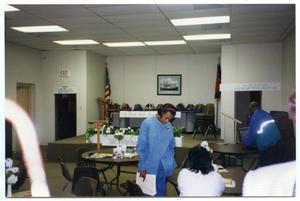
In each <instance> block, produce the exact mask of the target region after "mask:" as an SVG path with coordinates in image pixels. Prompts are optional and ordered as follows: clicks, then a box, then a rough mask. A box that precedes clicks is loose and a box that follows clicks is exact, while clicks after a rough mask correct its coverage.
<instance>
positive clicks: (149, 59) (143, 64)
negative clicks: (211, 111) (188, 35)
mask: <svg viewBox="0 0 300 201" xmlns="http://www.w3.org/2000/svg"><path fill="white" fill-rule="evenodd" d="M219 56H220V54H219V53H210V54H178V55H151V56H112V57H108V58H107V62H108V65H109V76H110V81H111V89H112V100H113V102H115V103H119V104H122V103H128V104H129V105H130V106H131V107H133V105H134V104H136V103H140V104H142V105H143V106H144V105H146V104H147V103H153V104H155V105H157V104H159V103H166V102H170V103H173V104H175V105H176V104H178V103H180V102H182V103H184V104H185V105H187V104H188V103H192V104H198V103H204V104H206V103H215V99H214V87H215V80H216V73H217V63H218V57H219ZM158 74H181V75H182V95H181V96H158V95H157V75H158Z"/></svg>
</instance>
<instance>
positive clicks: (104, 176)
mask: <svg viewBox="0 0 300 201" xmlns="http://www.w3.org/2000/svg"><path fill="white" fill-rule="evenodd" d="M102 175H103V178H104V181H105V183H106V185H107V189H109V184H108V181H107V178H106V175H105V173H104V172H102Z"/></svg>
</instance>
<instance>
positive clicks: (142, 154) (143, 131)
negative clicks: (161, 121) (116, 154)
mask: <svg viewBox="0 0 300 201" xmlns="http://www.w3.org/2000/svg"><path fill="white" fill-rule="evenodd" d="M148 127H149V126H148V124H147V122H146V121H145V120H144V121H143V123H142V125H141V128H140V133H139V137H138V141H137V147H136V150H137V153H138V155H139V171H140V172H141V176H142V177H144V178H145V177H146V173H147V164H146V163H147V160H146V157H147V152H148V145H147V144H148V142H147V141H148V140H147V136H148V130H149V128H148Z"/></svg>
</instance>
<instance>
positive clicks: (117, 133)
mask: <svg viewBox="0 0 300 201" xmlns="http://www.w3.org/2000/svg"><path fill="white" fill-rule="evenodd" d="M115 135H124V133H123V132H120V131H119V132H116V133H115Z"/></svg>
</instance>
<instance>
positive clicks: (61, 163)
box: [58, 156, 73, 191]
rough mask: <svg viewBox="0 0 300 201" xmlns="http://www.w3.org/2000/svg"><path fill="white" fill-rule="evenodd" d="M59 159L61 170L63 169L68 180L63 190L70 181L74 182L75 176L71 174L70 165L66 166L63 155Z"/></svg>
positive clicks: (63, 173)
mask: <svg viewBox="0 0 300 201" xmlns="http://www.w3.org/2000/svg"><path fill="white" fill-rule="evenodd" d="M58 161H59V164H60V167H61V171H62V175H63V176H64V177H65V179H66V180H67V183H66V184H65V185H64V187H63V189H62V190H63V191H64V190H65V189H66V187H67V186H68V184H69V183H70V182H73V178H72V177H71V175H70V172H69V169H68V167H67V166H66V164H65V162H64V160H63V158H62V157H60V156H59V157H58Z"/></svg>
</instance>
